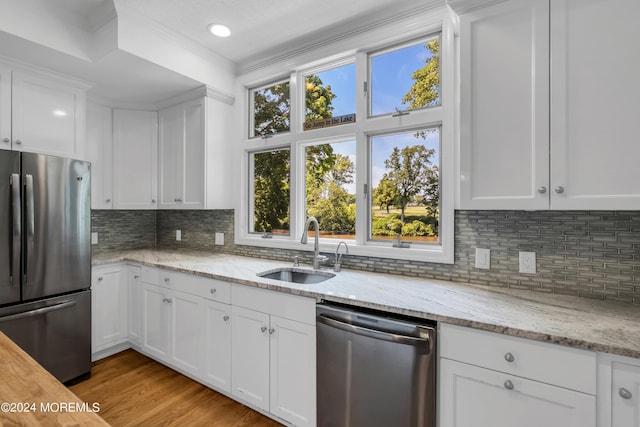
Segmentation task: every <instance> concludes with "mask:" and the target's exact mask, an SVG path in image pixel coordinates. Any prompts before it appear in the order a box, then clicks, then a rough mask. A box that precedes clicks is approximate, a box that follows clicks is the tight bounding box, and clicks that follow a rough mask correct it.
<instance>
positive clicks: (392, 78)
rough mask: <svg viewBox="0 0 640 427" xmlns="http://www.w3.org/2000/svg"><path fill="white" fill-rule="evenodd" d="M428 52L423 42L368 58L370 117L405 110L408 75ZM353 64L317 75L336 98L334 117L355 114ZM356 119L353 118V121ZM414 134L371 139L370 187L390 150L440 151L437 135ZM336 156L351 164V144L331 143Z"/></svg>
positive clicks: (382, 170) (379, 174) (353, 142)
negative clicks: (420, 148)
mask: <svg viewBox="0 0 640 427" xmlns="http://www.w3.org/2000/svg"><path fill="white" fill-rule="evenodd" d="M428 57H429V52H428V51H427V50H426V49H425V47H424V42H421V43H418V44H416V45H413V46H409V47H406V48H404V49H400V50H396V51H392V52H388V53H383V54H380V55H374V56H372V58H371V68H372V71H371V77H370V80H371V88H372V99H371V113H372V115H379V114H386V113H389V112H393V111H395V110H396V108H398V109H400V110H404V109H406V105H403V104H402V97H403V96H404V94H405V93H407V92H408V91H409V89H410V88H411V85H412V84H413V79H412V78H411V75H412V74H413V72H414V71H415V70H417V69H419V68H421V67H422V66H424V64H425V59H427V58H428ZM355 71H356V69H355V64H348V65H345V66H342V67H338V68H334V69H332V70H328V71H323V72H321V73H317V75H318V76H319V77H320V79H321V80H322V82H323V84H325V85H330V86H331V91H332V92H333V93H335V94H336V95H338V96H337V97H336V98H335V99H334V100H333V103H332V105H333V106H334V107H335V108H334V110H333V115H334V116H341V115H344V114H351V113H355V111H356V107H355V100H356V75H355ZM356 119H357V118H356ZM414 133H415V132H408V133H403V134H394V135H385V136H378V137H375V138H373V139H372V144H373V148H372V153H371V160H372V167H371V184H372V186H373V187H375V186H377V185H378V182H379V181H380V178H382V175H383V174H384V172H385V168H384V161H385V160H386V159H387V158H389V155H390V154H391V151H392V150H393V147H398V148H400V149H402V148H403V147H406V146H408V145H415V144H423V145H425V146H426V147H427V148H434V149H435V150H436V156H435V157H434V159H437V156H438V154H437V153H438V152H439V151H440V137H439V134H438V133H437V132H436V133H430V134H428V135H427V138H426V140H423V139H417V138H415V137H414ZM332 145H333V148H334V151H335V152H336V153H338V154H342V155H345V156H349V157H350V158H351V160H352V161H353V162H354V164H355V141H352V142H346V143H337V144H332ZM347 187H348V188H347V191H349V192H350V193H352V194H353V193H354V192H355V186H354V185H349V186H347Z"/></svg>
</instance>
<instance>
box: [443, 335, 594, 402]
mask: <svg viewBox="0 0 640 427" xmlns="http://www.w3.org/2000/svg"><path fill="white" fill-rule="evenodd" d="M439 346H440V356H441V357H446V358H448V359H452V360H457V361H460V362H465V363H469V364H472V365H476V366H481V367H484V368H489V369H493V370H496V371H501V372H505V373H508V374H512V375H517V376H521V377H525V378H530V379H533V380H536V381H540V382H544V383H547V384H553V385H557V386H559V387H565V388H568V389H571V390H577V391H581V392H583V393H588V394H595V393H596V354H595V353H593V352H590V351H587V350H579V349H575V348H571V347H566V346H561V345H556V344H549V343H544V342H539V341H533V340H528V339H525V338H518V337H512V336H507V335H501V334H497V333H493V332H487V331H481V330H477V329H472V328H466V327H462V326H455V325H449V324H445V323H441V324H440V337H439Z"/></svg>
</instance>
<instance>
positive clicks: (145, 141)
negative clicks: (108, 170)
mask: <svg viewBox="0 0 640 427" xmlns="http://www.w3.org/2000/svg"><path fill="white" fill-rule="evenodd" d="M157 194H158V113H157V112H155V111H137V110H114V111H113V208H114V209H156V207H157V200H156V199H157Z"/></svg>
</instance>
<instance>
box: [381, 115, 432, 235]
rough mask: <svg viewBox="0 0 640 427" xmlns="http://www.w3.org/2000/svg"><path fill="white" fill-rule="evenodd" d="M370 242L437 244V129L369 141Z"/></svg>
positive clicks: (386, 136)
mask: <svg viewBox="0 0 640 427" xmlns="http://www.w3.org/2000/svg"><path fill="white" fill-rule="evenodd" d="M370 151H371V155H370V158H371V166H370V170H371V179H370V182H371V196H370V198H369V200H371V205H370V210H369V219H370V235H369V238H370V239H371V240H395V239H397V238H400V239H401V240H402V241H403V242H410V243H439V234H440V231H439V227H438V218H439V213H440V197H439V195H440V192H439V190H440V179H439V170H440V160H439V159H440V155H439V153H440V129H439V128H428V129H420V130H417V131H412V132H403V133H397V134H387V135H380V136H375V137H372V138H370Z"/></svg>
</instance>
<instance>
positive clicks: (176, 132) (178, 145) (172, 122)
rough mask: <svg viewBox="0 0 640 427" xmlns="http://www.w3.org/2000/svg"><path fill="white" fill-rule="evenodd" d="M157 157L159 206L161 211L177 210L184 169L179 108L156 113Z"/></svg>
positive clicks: (182, 136) (181, 123)
mask: <svg viewBox="0 0 640 427" xmlns="http://www.w3.org/2000/svg"><path fill="white" fill-rule="evenodd" d="M158 135H159V139H158V147H159V149H158V156H159V161H160V174H159V182H158V186H159V197H160V200H159V204H158V207H159V208H161V209H177V208H179V207H180V203H181V202H182V196H183V195H182V187H183V185H184V184H183V169H184V152H183V149H182V148H183V143H184V120H183V110H182V107H181V106H177V107H173V108H168V109H166V110H162V111H160V113H158Z"/></svg>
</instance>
